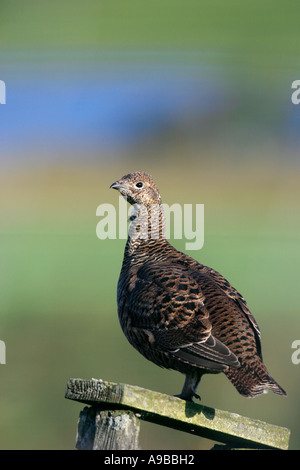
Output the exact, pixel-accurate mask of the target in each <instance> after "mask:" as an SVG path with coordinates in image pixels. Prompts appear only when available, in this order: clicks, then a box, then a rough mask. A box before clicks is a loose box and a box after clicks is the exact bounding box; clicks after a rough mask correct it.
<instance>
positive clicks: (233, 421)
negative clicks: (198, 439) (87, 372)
mask: <svg viewBox="0 0 300 470" xmlns="http://www.w3.org/2000/svg"><path fill="white" fill-rule="evenodd" d="M65 397H66V398H68V399H71V400H76V401H79V402H82V403H86V404H89V405H93V406H98V407H99V408H101V410H105V409H109V410H118V412H119V413H120V412H122V411H124V410H130V411H131V412H133V413H134V414H135V416H137V417H138V418H140V419H141V420H145V421H149V422H152V423H156V424H160V425H164V426H167V427H170V428H173V429H177V430H181V431H185V432H188V433H191V434H194V435H198V436H202V437H206V438H208V439H212V440H214V441H217V442H220V443H223V444H228V445H230V446H234V447H243V448H273V449H288V446H289V437H290V431H289V429H287V428H284V427H279V426H276V425H272V424H268V423H265V422H263V421H260V420H256V419H251V418H247V417H244V416H240V415H238V414H236V413H230V412H228V411H222V410H217V409H215V408H211V407H207V406H205V405H198V404H195V403H190V402H185V401H183V400H181V399H179V398H176V397H172V396H169V395H165V394H162V393H159V392H155V391H152V390H147V389H144V388H141V387H137V386H133V385H128V384H122V383H120V384H117V383H113V382H105V381H103V380H96V379H92V380H82V379H70V380H69V382H68V384H67V390H66V395H65Z"/></svg>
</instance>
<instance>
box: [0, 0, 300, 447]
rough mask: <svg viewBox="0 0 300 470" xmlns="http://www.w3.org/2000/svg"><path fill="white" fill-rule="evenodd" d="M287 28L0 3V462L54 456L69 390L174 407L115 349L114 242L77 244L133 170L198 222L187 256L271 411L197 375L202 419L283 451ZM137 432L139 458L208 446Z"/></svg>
mask: <svg viewBox="0 0 300 470" xmlns="http://www.w3.org/2000/svg"><path fill="white" fill-rule="evenodd" d="M299 14H300V5H299V3H297V2H296V1H292V2H289V8H287V7H286V4H285V3H284V2H282V1H281V2H280V1H278V0H275V1H274V0H273V1H272V2H271V1H263V2H258V1H256V0H253V1H251V2H248V1H246V2H237V1H227V2H223V1H222V0H215V1H209V2H208V1H199V0H198V1H195V0H194V1H192V0H185V1H183V0H181V1H179V0H167V1H161V0H160V1H158V0H149V1H147V2H140V1H137V0H131V1H128V0H115V1H113V2H111V1H108V0H106V1H105V0H104V1H98V0H93V1H92V0H88V1H83V0H81V1H79V0H72V1H71V0H51V1H50V0H43V1H41V0H34V1H32V0H27V1H26V2H24V1H21V0H13V1H12V0H1V1H0V64H1V67H0V79H1V80H4V81H5V83H6V92H7V95H6V105H0V164H1V174H0V200H1V205H0V220H1V222H0V224H1V225H0V259H1V264H0V266H1V267H0V280H1V283H0V285H1V295H0V339H1V340H2V341H5V344H6V351H7V357H6V362H7V363H6V364H5V365H0V415H1V422H0V448H1V449H73V448H74V445H75V438H76V426H77V419H78V415H79V411H80V410H81V409H82V406H81V405H80V404H78V403H75V402H69V401H67V400H65V399H64V392H65V387H66V383H67V380H68V379H69V378H70V377H81V378H86V379H89V378H91V377H95V378H97V377H99V378H102V379H104V380H110V381H116V382H126V383H129V384H135V385H139V386H142V387H146V388H150V389H153V390H157V391H161V392H165V393H170V394H175V393H179V392H180V390H181V387H182V384H183V376H181V375H180V374H179V373H176V372H173V371H166V370H161V369H160V368H158V367H156V366H155V365H154V364H152V363H150V362H148V361H146V360H145V359H144V358H143V357H142V356H140V355H139V354H138V353H137V352H135V350H133V349H132V348H131V346H130V345H129V344H128V343H127V341H126V339H125V337H124V336H123V334H122V332H121V329H120V327H119V323H118V318H117V307H116V284H117V280H118V276H119V270H120V267H121V263H122V258H123V250H124V245H125V241H124V240H99V239H98V238H97V237H96V225H97V222H98V219H97V217H96V208H97V206H98V205H99V204H101V203H104V202H105V203H111V204H115V205H116V208H117V207H118V196H117V193H116V192H113V191H109V189H108V188H109V185H110V184H111V183H112V182H113V181H115V180H116V179H118V178H119V177H121V176H122V175H123V174H125V173H128V172H130V171H135V170H138V169H141V170H145V171H148V172H150V173H151V174H152V175H153V177H154V179H155V181H156V182H157V184H158V186H159V188H160V191H161V194H162V196H163V200H164V202H166V203H169V204H172V203H174V202H179V203H182V204H183V203H193V204H196V203H199V204H200V203H202V204H204V205H205V243H204V247H203V249H202V250H200V251H197V252H196V251H191V252H189V254H190V255H191V256H193V257H194V258H196V259H198V260H199V261H201V262H202V263H203V264H207V265H209V266H212V267H214V268H215V269H217V270H218V271H220V272H221V273H222V274H223V275H224V276H225V277H227V278H228V280H230V282H231V283H232V284H233V285H234V286H235V287H236V288H237V289H238V290H239V291H240V292H241V293H242V294H243V295H244V296H245V297H246V299H247V301H248V304H249V306H250V308H251V310H252V312H253V314H254V316H255V318H256V320H257V321H258V323H259V325H260V328H261V331H262V344H263V353H264V360H265V363H266V364H267V366H268V369H269V371H270V373H271V375H272V376H273V377H274V378H275V379H276V380H277V381H278V382H279V383H280V385H281V386H282V387H283V388H285V389H286V390H287V392H288V397H287V398H283V397H279V396H276V395H274V394H271V393H269V394H268V395H264V396H261V397H258V398H256V399H248V400H247V399H245V398H242V397H241V396H239V395H238V393H237V392H236V390H235V389H234V388H233V386H232V385H231V384H230V383H229V381H228V380H227V379H226V377H225V376H223V375H218V376H211V377H209V376H206V377H204V379H203V381H202V383H201V387H200V395H201V396H202V400H203V403H204V404H206V405H209V406H213V407H216V408H220V409H224V410H229V411H232V412H235V413H240V414H243V415H245V416H250V417H253V418H258V419H261V420H264V421H267V422H269V423H273V424H277V425H281V426H286V427H289V428H290V429H291V431H292V435H291V446H290V447H291V449H299V448H300V425H299V422H300V410H299V406H298V393H299V382H300V381H299V378H300V365H298V366H297V365H294V364H293V363H292V361H291V355H292V352H293V350H292V349H291V345H292V342H293V341H294V340H297V339H299V337H300V320H299V306H300V305H299V304H300V302H299V274H298V266H299V262H300V248H299V229H300V220H299V198H300V187H299V176H300V169H299V148H300V139H299V136H300V132H299V130H300V107H299V108H298V107H297V106H295V105H293V104H292V103H291V83H292V82H293V81H294V80H296V79H299V78H300V77H299V47H298V44H299V25H298V18H299ZM174 245H175V246H176V247H177V248H178V249H181V250H184V251H185V240H175V241H174ZM141 432H142V435H141V447H142V448H144V449H207V448H210V447H211V446H212V443H211V442H208V441H207V440H203V439H200V438H196V437H194V436H191V435H186V434H184V433H181V432H175V431H172V430H170V429H165V428H163V427H157V426H154V425H150V424H148V423H142V431H141Z"/></svg>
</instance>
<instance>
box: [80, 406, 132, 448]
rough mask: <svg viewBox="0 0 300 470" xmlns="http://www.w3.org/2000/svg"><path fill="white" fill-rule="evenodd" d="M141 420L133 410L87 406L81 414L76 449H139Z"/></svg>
mask: <svg viewBox="0 0 300 470" xmlns="http://www.w3.org/2000/svg"><path fill="white" fill-rule="evenodd" d="M139 431H140V422H139V419H138V418H137V417H136V416H135V414H134V413H133V412H132V411H124V410H101V409H99V408H98V407H96V406H91V407H85V408H84V409H83V410H82V411H81V412H80V415H79V423H78V433H77V440H76V449H78V450H134V449H139V443H138V439H139Z"/></svg>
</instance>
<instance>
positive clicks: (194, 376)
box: [175, 371, 202, 402]
mask: <svg viewBox="0 0 300 470" xmlns="http://www.w3.org/2000/svg"><path fill="white" fill-rule="evenodd" d="M201 377H202V373H201V372H200V371H194V372H191V373H189V374H186V376H185V381H184V384H183V388H182V391H181V393H180V395H175V397H177V398H181V399H182V400H186V401H191V402H193V397H195V398H197V399H198V400H201V397H200V396H199V395H198V394H197V393H196V390H197V387H198V385H199V382H200V379H201Z"/></svg>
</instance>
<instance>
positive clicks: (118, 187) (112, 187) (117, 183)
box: [109, 181, 122, 190]
mask: <svg viewBox="0 0 300 470" xmlns="http://www.w3.org/2000/svg"><path fill="white" fill-rule="evenodd" d="M120 188H122V185H121V184H120V183H119V181H115V182H114V183H113V184H111V185H110V187H109V189H117V190H119V189H120Z"/></svg>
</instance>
